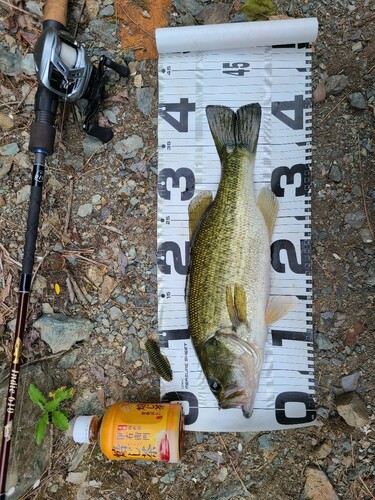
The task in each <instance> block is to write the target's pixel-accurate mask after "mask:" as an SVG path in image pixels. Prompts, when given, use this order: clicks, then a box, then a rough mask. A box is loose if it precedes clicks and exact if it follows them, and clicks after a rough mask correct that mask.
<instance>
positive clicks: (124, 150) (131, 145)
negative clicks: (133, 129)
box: [114, 135, 144, 160]
mask: <svg viewBox="0 0 375 500" xmlns="http://www.w3.org/2000/svg"><path fill="white" fill-rule="evenodd" d="M143 146H144V144H143V140H142V138H141V137H139V136H138V135H131V136H129V137H127V138H126V139H123V140H122V141H119V142H117V143H116V144H115V146H114V149H115V151H116V153H117V154H119V155H120V156H122V158H123V159H124V160H126V159H128V158H134V157H135V155H136V153H137V151H138V150H139V149H142V148H143Z"/></svg>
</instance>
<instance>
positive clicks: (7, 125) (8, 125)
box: [0, 111, 14, 130]
mask: <svg viewBox="0 0 375 500" xmlns="http://www.w3.org/2000/svg"><path fill="white" fill-rule="evenodd" d="M13 127H14V120H13V119H12V118H11V117H10V116H9V115H7V114H6V113H3V112H2V111H0V129H1V130H10V129H12V128H13Z"/></svg>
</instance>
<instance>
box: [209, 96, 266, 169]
mask: <svg viewBox="0 0 375 500" xmlns="http://www.w3.org/2000/svg"><path fill="white" fill-rule="evenodd" d="M261 114H262V108H261V106H260V104H258V103H254V104H247V105H246V106H242V107H241V108H239V109H238V110H237V112H236V113H235V112H234V111H233V110H232V109H231V108H228V107H227V106H207V107H206V115H207V120H208V125H209V127H210V130H211V134H212V137H213V139H214V142H215V146H216V149H217V152H218V154H219V157H220V160H221V161H223V160H224V159H225V158H226V157H227V156H228V154H229V153H231V152H232V151H233V150H234V148H236V147H238V148H241V149H245V150H246V151H248V152H249V153H250V154H254V153H255V152H256V149H257V144H258V137H259V128H260V119H261Z"/></svg>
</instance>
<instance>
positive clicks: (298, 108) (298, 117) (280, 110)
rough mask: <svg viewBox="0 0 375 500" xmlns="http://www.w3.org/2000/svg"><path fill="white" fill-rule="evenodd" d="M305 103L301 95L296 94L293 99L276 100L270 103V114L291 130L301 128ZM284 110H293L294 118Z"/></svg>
mask: <svg viewBox="0 0 375 500" xmlns="http://www.w3.org/2000/svg"><path fill="white" fill-rule="evenodd" d="M305 105H306V103H305V101H304V99H303V96H302V95H296V96H295V97H294V101H282V102H280V101H276V102H273V103H272V114H273V115H274V116H275V117H276V118H278V119H279V120H280V121H282V122H283V123H284V124H285V125H287V126H288V127H290V128H291V129H293V130H301V129H303V110H304V107H305ZM285 111H292V112H294V118H291V117H290V116H288V115H287V114H286V113H285Z"/></svg>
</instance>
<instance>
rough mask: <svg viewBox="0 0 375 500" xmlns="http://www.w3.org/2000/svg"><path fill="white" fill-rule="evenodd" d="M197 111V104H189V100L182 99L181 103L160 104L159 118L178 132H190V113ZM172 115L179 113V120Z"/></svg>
mask: <svg viewBox="0 0 375 500" xmlns="http://www.w3.org/2000/svg"><path fill="white" fill-rule="evenodd" d="M190 111H195V103H193V102H189V99H187V98H186V97H182V98H181V99H180V102H168V103H160V104H159V116H161V117H162V118H164V120H165V121H166V122H167V123H169V125H171V126H172V127H173V128H175V129H176V130H177V131H178V132H188V131H189V112H190ZM170 113H178V114H179V115H180V117H179V119H177V118H175V117H174V116H172V115H171V114H170Z"/></svg>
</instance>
